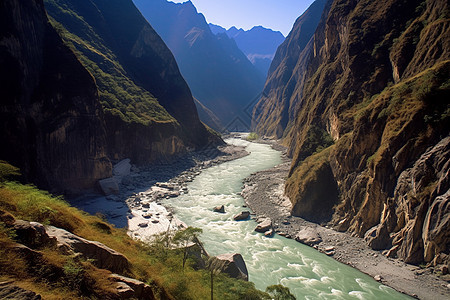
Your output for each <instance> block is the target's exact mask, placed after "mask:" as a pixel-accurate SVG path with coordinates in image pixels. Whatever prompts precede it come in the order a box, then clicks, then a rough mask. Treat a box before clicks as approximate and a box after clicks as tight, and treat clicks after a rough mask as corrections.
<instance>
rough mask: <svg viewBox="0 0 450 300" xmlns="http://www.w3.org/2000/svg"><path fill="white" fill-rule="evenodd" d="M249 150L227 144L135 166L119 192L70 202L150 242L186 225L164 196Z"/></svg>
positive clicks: (174, 194)
mask: <svg viewBox="0 0 450 300" xmlns="http://www.w3.org/2000/svg"><path fill="white" fill-rule="evenodd" d="M248 154H249V153H248V152H247V151H246V150H245V147H240V146H235V145H229V144H226V145H224V146H219V147H214V148H207V149H204V150H202V151H196V152H191V153H188V154H186V155H185V156H183V157H181V158H179V159H177V160H176V161H173V162H171V163H167V164H160V165H150V166H140V167H136V166H132V167H131V173H130V174H129V175H127V176H125V177H124V178H122V180H121V183H120V184H119V193H118V194H116V195H108V196H102V195H98V194H87V195H83V196H82V197H78V198H76V199H73V200H72V201H70V203H71V204H72V205H74V206H75V207H77V208H79V209H82V210H84V211H86V212H88V213H90V214H100V215H102V216H103V217H104V218H105V219H107V220H108V222H110V223H112V224H114V225H115V226H116V227H118V228H127V230H128V234H129V235H130V236H131V237H133V238H135V239H139V240H142V241H144V242H151V241H152V239H153V238H154V236H155V235H157V234H160V233H163V232H166V231H167V230H177V229H180V228H184V227H186V225H185V224H184V223H183V222H181V221H180V220H179V219H178V218H177V217H176V216H175V215H174V214H173V212H172V211H171V210H170V209H168V208H166V207H165V206H164V205H162V204H161V201H162V200H164V199H169V198H173V197H178V196H179V195H181V194H184V193H187V192H188V188H187V183H188V182H191V181H193V180H194V178H195V177H196V176H197V175H199V174H200V173H201V171H202V170H203V169H206V168H209V167H212V166H215V165H218V164H222V163H224V162H227V161H231V160H235V159H238V158H241V157H244V156H247V155H248Z"/></svg>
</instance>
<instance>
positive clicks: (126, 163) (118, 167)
mask: <svg viewBox="0 0 450 300" xmlns="http://www.w3.org/2000/svg"><path fill="white" fill-rule="evenodd" d="M130 161H131V160H130V159H129V158H126V159H124V160H121V161H120V162H118V163H117V164H115V165H114V167H113V175H114V176H120V177H125V176H127V175H130V173H131V164H130Z"/></svg>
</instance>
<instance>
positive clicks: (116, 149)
mask: <svg viewBox="0 0 450 300" xmlns="http://www.w3.org/2000/svg"><path fill="white" fill-rule="evenodd" d="M45 5H46V9H47V11H48V13H49V15H50V16H51V18H52V23H53V25H54V26H55V27H56V28H57V29H58V32H59V33H60V35H61V36H62V37H63V38H64V41H65V42H66V43H67V44H68V45H70V46H71V47H72V49H73V50H74V51H75V53H76V54H77V56H78V57H79V59H80V61H81V62H82V63H83V65H84V66H85V67H86V68H87V69H88V70H89V71H90V72H92V74H93V75H94V77H95V79H96V81H97V84H98V86H99V91H100V99H101V102H102V105H103V108H104V110H105V115H106V130H107V137H108V138H107V142H108V151H109V154H110V156H111V157H113V158H114V159H123V158H125V157H129V158H131V159H132V160H133V161H134V162H137V163H148V162H153V161H155V160H166V159H167V158H169V157H173V156H174V155H179V154H181V153H183V152H184V151H186V147H189V148H198V147H203V146H206V145H208V143H212V144H214V143H218V142H220V141H218V140H216V139H215V137H213V136H212V135H211V134H210V133H209V132H208V131H207V130H206V128H205V127H204V126H203V124H201V122H200V120H199V118H198V114H197V110H196V107H195V104H194V101H193V98H192V95H191V92H190V90H189V87H188V86H187V84H186V82H185V81H184V79H183V77H182V76H181V74H180V71H179V69H178V66H177V63H176V61H175V59H174V57H173V55H172V53H171V52H170V50H169V49H168V48H167V46H166V45H165V44H164V42H163V41H162V40H161V38H160V37H159V36H158V34H157V33H156V32H155V31H154V30H153V28H152V27H151V26H150V25H149V24H148V22H147V21H146V20H145V19H144V18H143V17H142V15H141V14H140V13H139V11H138V10H137V9H136V7H135V6H134V4H133V3H132V1H131V0H130V1H118V0H116V1H104V0H90V1H84V2H80V1H73V0H46V1H45Z"/></svg>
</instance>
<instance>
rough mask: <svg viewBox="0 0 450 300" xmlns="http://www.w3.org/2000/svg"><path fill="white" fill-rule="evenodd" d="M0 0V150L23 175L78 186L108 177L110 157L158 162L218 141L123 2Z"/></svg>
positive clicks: (164, 53)
mask: <svg viewBox="0 0 450 300" xmlns="http://www.w3.org/2000/svg"><path fill="white" fill-rule="evenodd" d="M2 6H3V7H2V13H3V14H4V15H5V18H2V22H3V23H2V24H4V26H2V32H1V40H2V44H1V45H2V46H1V51H2V55H1V58H2V60H1V64H2V68H1V78H2V81H1V84H2V88H3V91H4V95H5V96H4V97H2V112H1V113H2V120H5V121H4V122H2V128H1V132H2V136H3V137H4V140H5V141H6V143H7V144H8V145H9V146H8V147H2V150H1V151H2V153H1V158H2V159H4V160H7V161H9V162H11V163H13V164H15V165H17V166H18V167H20V169H21V170H22V173H23V174H24V176H25V178H26V180H27V181H32V182H35V183H37V184H38V185H39V186H42V187H47V188H51V189H52V190H54V191H59V192H61V191H63V192H64V191H65V192H77V191H79V190H82V189H86V188H92V187H93V186H94V185H95V183H96V181H97V180H98V179H102V178H105V177H109V176H110V175H111V160H120V159H124V158H130V159H132V160H133V161H134V162H135V163H149V162H158V161H167V160H169V159H171V158H172V157H174V156H177V155H180V154H182V153H184V152H186V150H187V148H191V149H195V148H200V147H204V146H206V145H208V144H210V143H211V144H217V143H220V139H219V138H218V137H216V136H215V135H214V134H212V133H210V132H209V131H208V130H207V129H206V128H205V127H204V126H203V125H202V124H201V122H200V121H199V119H198V115H197V111H196V107H195V105H194V101H193V98H192V95H191V93H190V90H189V87H188V86H187V84H186V82H185V81H184V79H183V78H182V76H181V74H180V73H179V70H178V67H177V64H176V62H175V59H174V58H173V56H172V54H171V52H170V50H169V49H168V48H167V47H166V46H165V44H164V42H163V41H162V40H161V39H160V38H159V36H158V35H157V34H156V33H155V31H154V30H153V29H152V28H151V26H150V25H149V24H148V23H147V22H146V20H145V19H144V18H143V17H142V16H141V14H140V13H139V11H138V10H137V9H136V8H135V6H134V5H133V3H132V2H131V1H102V0H92V1H83V2H79V1H69V0H67V1H65V0H61V1H59V0H55V1H53V0H49V1H45V9H46V11H44V7H43V5H42V4H41V3H39V2H36V3H35V2H33V3H32V4H18V3H17V2H15V1H8V2H5V3H4V4H2ZM11 11H12V12H13V13H12V14H11V13H10V12H11ZM46 12H47V13H48V15H49V17H50V22H49V21H48V19H47V16H46ZM117 12H120V14H118V13H117ZM123 24H126V26H123ZM27 26H28V27H27ZM3 79H4V80H3Z"/></svg>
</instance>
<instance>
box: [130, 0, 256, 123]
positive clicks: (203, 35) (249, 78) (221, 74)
mask: <svg viewBox="0 0 450 300" xmlns="http://www.w3.org/2000/svg"><path fill="white" fill-rule="evenodd" d="M134 3H135V4H136V5H137V7H138V8H139V9H140V10H141V12H142V14H143V15H144V16H145V17H146V19H147V20H148V21H149V22H150V24H151V25H152V26H153V27H154V28H155V30H156V31H157V32H158V34H160V35H161V37H162V38H163V40H164V41H165V42H166V43H167V45H168V47H169V48H170V49H171V50H172V52H173V54H174V56H175V57H176V60H177V62H178V65H179V67H180V70H181V73H182V74H183V76H184V78H185V79H186V81H187V82H188V84H189V87H190V88H191V90H192V93H193V95H194V97H195V98H196V99H198V100H199V101H200V102H201V103H203V104H204V105H205V106H206V107H208V108H209V109H210V110H211V111H212V112H213V113H214V114H215V115H216V116H217V117H218V118H219V119H220V121H221V122H222V124H224V125H225V126H226V127H227V125H228V124H230V126H231V127H232V126H233V124H232V123H233V121H235V120H236V118H240V119H241V120H243V121H244V123H247V126H244V127H243V128H241V130H245V129H247V130H248V126H249V124H250V117H249V113H250V112H251V109H250V110H249V111H246V109H247V108H248V106H249V105H251V102H252V101H253V99H254V98H255V97H256V96H257V95H258V94H259V93H260V92H261V89H262V87H263V84H264V78H263V76H262V74H260V73H259V72H258V70H256V68H255V67H254V66H253V65H252V63H251V62H250V61H249V60H248V59H247V57H246V56H245V55H244V54H243V53H242V51H241V50H239V48H238V47H237V45H236V43H235V42H234V41H233V40H232V39H230V38H229V37H228V36H227V35H226V34H219V35H217V36H216V35H214V34H213V33H212V32H211V30H210V28H209V26H208V24H207V23H206V20H205V18H204V16H203V15H202V14H199V13H198V12H197V10H196V8H195V7H194V6H193V4H192V2H190V1H188V2H185V3H182V4H177V3H172V2H168V1H166V0H152V1H146V0H134ZM245 127H247V128H245Z"/></svg>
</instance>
